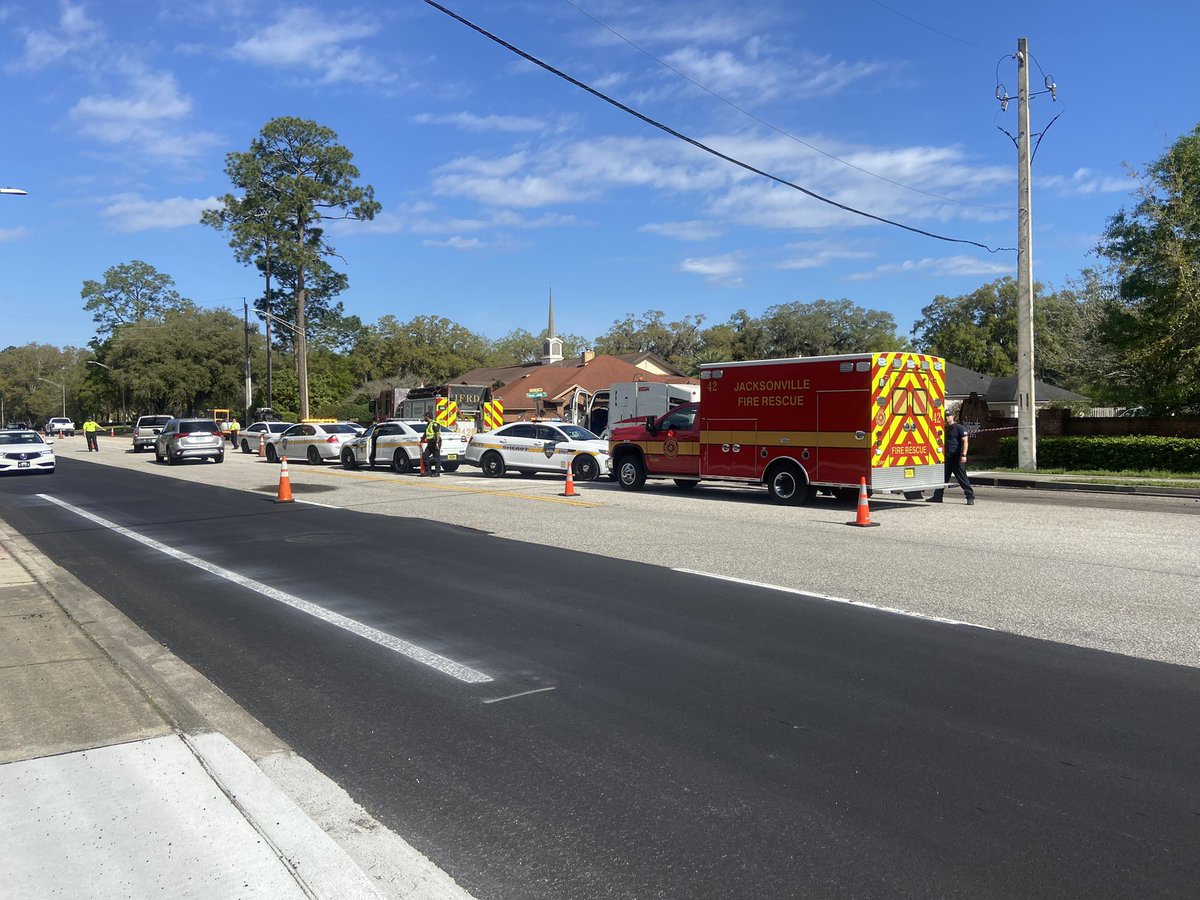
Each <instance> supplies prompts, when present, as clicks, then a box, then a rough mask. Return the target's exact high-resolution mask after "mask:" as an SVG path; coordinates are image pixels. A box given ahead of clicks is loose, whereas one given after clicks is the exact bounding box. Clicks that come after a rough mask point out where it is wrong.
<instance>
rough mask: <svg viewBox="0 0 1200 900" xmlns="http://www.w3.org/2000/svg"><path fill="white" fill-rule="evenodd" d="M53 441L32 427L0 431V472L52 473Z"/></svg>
mask: <svg viewBox="0 0 1200 900" xmlns="http://www.w3.org/2000/svg"><path fill="white" fill-rule="evenodd" d="M53 443H54V442H53V441H47V440H45V439H44V438H43V437H42V436H41V435H40V434H38V433H37V432H36V431H34V430H33V429H32V428H28V429H24V428H23V429H19V430H12V431H9V430H7V429H6V430H4V431H0V472H21V473H23V474H24V473H28V474H30V475H32V474H35V473H38V472H41V473H43V474H46V475H53V474H54V447H53Z"/></svg>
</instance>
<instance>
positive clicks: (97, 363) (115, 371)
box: [64, 359, 129, 425]
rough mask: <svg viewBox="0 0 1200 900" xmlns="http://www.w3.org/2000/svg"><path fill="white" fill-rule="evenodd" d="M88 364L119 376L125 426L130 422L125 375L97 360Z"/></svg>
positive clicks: (92, 360) (122, 416)
mask: <svg viewBox="0 0 1200 900" xmlns="http://www.w3.org/2000/svg"><path fill="white" fill-rule="evenodd" d="M87 364H88V365H89V366H99V367H100V368H102V369H108V371H110V372H112V373H113V374H114V375H116V376H117V384H118V385H120V387H121V424H122V425H124V424H125V423H126V422H128V421H129V419H128V418H127V417H126V415H125V413H126V409H125V375H124V373H123V372H122V370H120V369H114V368H113V367H112V366H107V365H105V364H104V363H102V362H100V361H99V360H96V359H89V360H88V361H87ZM64 415H65V413H64Z"/></svg>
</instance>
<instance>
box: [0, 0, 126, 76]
mask: <svg viewBox="0 0 1200 900" xmlns="http://www.w3.org/2000/svg"><path fill="white" fill-rule="evenodd" d="M59 9H60V10H61V12H60V13H59V17H58V29H57V30H55V31H38V30H33V31H29V32H27V33H26V34H25V52H24V53H23V54H21V57H20V59H18V60H17V61H16V62H13V63H10V64H9V65H8V66H7V67H6V68H7V70H8V71H9V72H19V71H36V70H38V69H43V68H45V67H46V66H49V65H51V64H53V63H56V62H58V61H59V60H60V59H63V58H64V57H69V56H71V55H73V54H75V53H78V52H79V51H81V50H84V49H86V48H88V47H90V46H92V45H93V44H96V43H98V42H99V41H101V40H102V39H103V37H104V33H103V31H102V29H101V28H100V26H99V25H97V24H96V23H95V22H93V21H92V20H91V19H90V18H88V14H87V11H86V10H85V9H84V8H83V6H82V5H75V4H72V3H69V2H66V0H64V2H62V3H60V4H59Z"/></svg>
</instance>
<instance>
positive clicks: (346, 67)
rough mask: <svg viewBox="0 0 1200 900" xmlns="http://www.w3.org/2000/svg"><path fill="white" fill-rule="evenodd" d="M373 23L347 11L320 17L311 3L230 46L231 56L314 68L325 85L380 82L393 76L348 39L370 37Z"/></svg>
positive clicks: (275, 65) (266, 63)
mask: <svg viewBox="0 0 1200 900" xmlns="http://www.w3.org/2000/svg"><path fill="white" fill-rule="evenodd" d="M377 31H378V28H377V26H375V25H373V24H368V23H366V22H363V21H357V22H356V21H353V20H350V19H349V17H348V16H347V14H345V13H339V14H338V15H337V16H335V17H330V18H325V17H324V16H322V15H321V13H320V12H319V11H318V10H316V9H313V8H311V7H300V8H297V9H289V10H287V11H286V12H284V13H283V14H282V15H281V16H280V17H279V19H278V20H277V21H276V22H275V23H274V24H273V25H268V26H267V27H266V28H263V29H262V30H260V31H259V32H258V33H257V34H254V35H252V36H251V37H248V38H246V39H245V40H242V41H238V42H237V43H236V44H234V46H233V51H232V53H233V56H234V57H235V58H236V59H241V60H245V61H247V62H252V63H257V64H259V65H264V66H271V67H273V68H279V69H301V70H304V71H306V72H309V71H313V70H314V69H315V70H318V71H319V72H320V73H321V75H320V78H319V79H318V80H319V81H321V82H323V83H326V84H334V83H337V82H357V83H361V84H384V83H388V82H391V81H394V80H395V76H394V75H392V74H391V73H390V72H388V71H387V70H386V69H385V68H384V67H383V66H382V65H380V64H379V63H378V62H377V61H376V60H375V59H374V58H373V57H371V56H370V55H369V54H368V53H367V52H366V51H364V50H363V49H362V48H361V47H357V46H352V42H354V41H359V40H363V39H365V38H369V37H372V36H374V35H375V33H376V32H377Z"/></svg>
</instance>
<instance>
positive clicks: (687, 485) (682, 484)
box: [675, 478, 700, 491]
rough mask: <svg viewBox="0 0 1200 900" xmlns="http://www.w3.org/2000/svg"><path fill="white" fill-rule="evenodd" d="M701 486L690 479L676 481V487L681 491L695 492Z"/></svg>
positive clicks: (677, 479)
mask: <svg viewBox="0 0 1200 900" xmlns="http://www.w3.org/2000/svg"><path fill="white" fill-rule="evenodd" d="M699 484H700V482H698V481H693V480H692V479H690V478H676V479H675V487H677V488H679V489H680V490H681V491H691V490H695V489H696V487H697V486H698V485H699Z"/></svg>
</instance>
